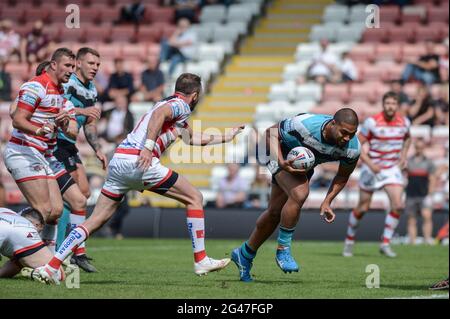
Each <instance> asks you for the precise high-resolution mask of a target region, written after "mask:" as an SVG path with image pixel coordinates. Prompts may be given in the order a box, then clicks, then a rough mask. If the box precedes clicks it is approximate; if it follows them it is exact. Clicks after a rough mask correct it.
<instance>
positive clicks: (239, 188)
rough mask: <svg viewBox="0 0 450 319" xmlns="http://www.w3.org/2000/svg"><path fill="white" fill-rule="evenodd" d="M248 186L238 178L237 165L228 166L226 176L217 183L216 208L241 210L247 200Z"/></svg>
mask: <svg viewBox="0 0 450 319" xmlns="http://www.w3.org/2000/svg"><path fill="white" fill-rule="evenodd" d="M248 190H249V185H248V183H247V181H245V180H244V179H242V178H241V177H240V176H239V165H238V164H228V176H226V177H224V178H223V179H222V180H220V181H219V189H218V194H217V199H216V207H217V208H231V207H232V208H241V207H243V205H244V203H245V201H246V200H247V192H248Z"/></svg>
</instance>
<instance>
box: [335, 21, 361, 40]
mask: <svg viewBox="0 0 450 319" xmlns="http://www.w3.org/2000/svg"><path fill="white" fill-rule="evenodd" d="M362 33H363V29H362V28H361V26H360V25H349V26H344V27H342V28H339V29H338V31H337V34H336V41H338V42H359V41H360V40H361V36H362Z"/></svg>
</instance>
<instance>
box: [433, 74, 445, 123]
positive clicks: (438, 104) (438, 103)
mask: <svg viewBox="0 0 450 319" xmlns="http://www.w3.org/2000/svg"><path fill="white" fill-rule="evenodd" d="M430 95H431V102H430V103H431V106H432V108H433V110H434V125H446V126H448V124H449V106H448V83H447V84H442V85H433V86H432V87H431V90H430Z"/></svg>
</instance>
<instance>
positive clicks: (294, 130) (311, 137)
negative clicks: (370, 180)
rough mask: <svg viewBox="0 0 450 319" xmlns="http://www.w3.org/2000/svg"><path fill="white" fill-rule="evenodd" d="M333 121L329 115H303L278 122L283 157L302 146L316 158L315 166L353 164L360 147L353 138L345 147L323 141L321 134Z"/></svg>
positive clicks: (357, 141) (356, 139)
mask: <svg viewBox="0 0 450 319" xmlns="http://www.w3.org/2000/svg"><path fill="white" fill-rule="evenodd" d="M332 119H333V117H332V116H330V115H322V114H309V113H303V114H299V115H297V116H295V117H292V118H289V119H286V120H284V121H281V122H280V125H279V126H280V127H279V132H280V142H281V145H282V148H283V153H286V154H283V155H285V156H286V155H287V153H289V151H290V150H291V149H293V148H294V147H297V146H303V147H306V148H308V149H310V150H311V151H312V152H313V153H314V156H315V158H316V161H315V165H318V164H321V163H325V162H334V161H339V162H340V163H341V164H344V165H353V164H355V163H356V162H357V161H358V159H359V155H360V153H361V145H360V143H359V140H358V138H357V137H356V136H354V137H353V138H352V139H351V140H350V141H349V142H348V143H347V144H346V145H345V146H343V147H339V146H337V145H331V144H328V143H326V142H325V141H324V139H323V136H322V132H323V128H324V127H325V125H326V124H327V123H329V122H330V121H331V120H332Z"/></svg>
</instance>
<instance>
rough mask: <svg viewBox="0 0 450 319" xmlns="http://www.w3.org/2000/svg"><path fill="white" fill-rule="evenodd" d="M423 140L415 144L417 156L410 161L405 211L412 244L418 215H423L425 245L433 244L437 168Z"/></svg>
mask: <svg viewBox="0 0 450 319" xmlns="http://www.w3.org/2000/svg"><path fill="white" fill-rule="evenodd" d="M425 148H426V143H425V140H424V139H423V138H418V139H417V140H416V142H415V154H414V155H413V156H412V157H411V158H410V159H409V160H408V167H407V170H408V186H407V187H406V204H405V210H406V213H407V214H408V237H409V241H410V243H411V244H413V245H414V244H415V243H416V239H417V214H421V215H422V219H423V222H422V232H423V237H424V238H425V243H427V244H432V243H433V219H432V214H433V200H432V194H433V193H434V190H435V185H436V177H435V175H434V174H435V172H436V168H435V165H434V164H433V161H431V160H430V159H429V158H427V157H426V156H425V154H424V151H425Z"/></svg>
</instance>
